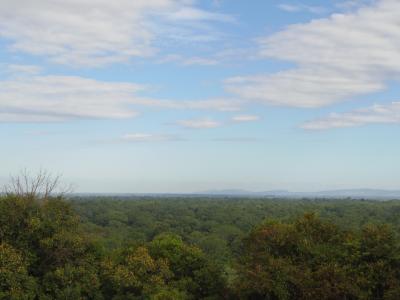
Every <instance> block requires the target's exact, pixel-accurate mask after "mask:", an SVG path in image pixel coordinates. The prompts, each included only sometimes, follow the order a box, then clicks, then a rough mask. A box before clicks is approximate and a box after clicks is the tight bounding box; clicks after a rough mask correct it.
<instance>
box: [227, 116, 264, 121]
mask: <svg viewBox="0 0 400 300" xmlns="http://www.w3.org/2000/svg"><path fill="white" fill-rule="evenodd" d="M259 120H260V117H259V116H255V115H238V116H233V117H232V121H233V122H237V123H243V122H255V121H259Z"/></svg>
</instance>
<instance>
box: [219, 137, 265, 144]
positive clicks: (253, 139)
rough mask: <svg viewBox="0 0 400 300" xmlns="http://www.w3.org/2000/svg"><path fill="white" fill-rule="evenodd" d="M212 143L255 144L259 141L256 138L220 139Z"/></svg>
mask: <svg viewBox="0 0 400 300" xmlns="http://www.w3.org/2000/svg"><path fill="white" fill-rule="evenodd" d="M213 141H214V142H224V143H255V142H259V141H261V140H260V139H259V138H256V137H222V138H215V139H213Z"/></svg>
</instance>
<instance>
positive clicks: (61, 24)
mask: <svg viewBox="0 0 400 300" xmlns="http://www.w3.org/2000/svg"><path fill="white" fill-rule="evenodd" d="M192 2H193V1H187V0H134V1H132V0H118V1H106V0H89V1H78V0H68V1H60V0H56V1H54V0H40V1H30V0H2V1H0V38H3V39H5V40H6V41H7V43H8V45H9V48H10V50H12V51H18V52H23V53H28V54H33V55H39V56H44V57H46V58H49V59H50V60H51V61H52V62H55V63H61V64H67V65H75V66H82V65H83V66H99V65H104V64H108V63H115V62H124V61H127V60H129V59H131V58H134V57H146V56H149V55H152V54H154V53H155V52H156V51H157V49H156V47H154V45H153V42H154V40H155V39H156V38H159V39H168V38H174V37H173V36H172V31H174V30H173V29H175V30H179V31H180V32H183V31H184V32H185V34H184V36H181V37H180V38H184V37H187V38H188V37H191V38H196V37H197V38H199V37H201V38H202V39H204V36H207V35H209V34H211V30H210V28H206V27H204V28H201V26H195V25H196V24H201V22H204V21H222V22H226V21H231V19H232V18H231V17H229V16H226V15H222V14H217V13H211V12H208V11H204V10H201V9H198V8H196V7H194V6H193V3H192ZM165 28H169V29H168V30H165ZM168 35H169V36H168Z"/></svg>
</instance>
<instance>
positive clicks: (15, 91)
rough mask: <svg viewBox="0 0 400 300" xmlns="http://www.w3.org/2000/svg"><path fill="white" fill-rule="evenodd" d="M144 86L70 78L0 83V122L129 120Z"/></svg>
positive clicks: (54, 77) (14, 80)
mask: <svg viewBox="0 0 400 300" xmlns="http://www.w3.org/2000/svg"><path fill="white" fill-rule="evenodd" d="M143 88H144V87H142V86H140V85H136V84H132V83H114V82H102V81H97V80H93V79H87V78H82V77H73V76H31V77H23V78H16V79H10V80H6V81H3V82H1V83H0V121H1V122H56V121H66V120H72V119H77V118H87V119H92V118H93V119H96V118H115V119H118V118H130V117H134V116H135V115H136V114H137V113H136V112H135V111H134V110H133V109H132V108H131V107H130V106H129V104H131V103H134V102H135V99H136V97H137V96H136V93H137V92H139V91H141V90H143Z"/></svg>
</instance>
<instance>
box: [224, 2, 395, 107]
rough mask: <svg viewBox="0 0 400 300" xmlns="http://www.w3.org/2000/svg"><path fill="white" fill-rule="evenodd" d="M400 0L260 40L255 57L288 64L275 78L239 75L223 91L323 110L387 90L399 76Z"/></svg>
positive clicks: (292, 26)
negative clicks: (324, 107) (258, 56)
mask: <svg viewBox="0 0 400 300" xmlns="http://www.w3.org/2000/svg"><path fill="white" fill-rule="evenodd" d="M399 11H400V1H398V0H381V1H379V2H377V3H376V4H374V5H371V6H368V7H362V8H360V9H358V10H357V11H356V12H353V13H347V14H334V15H332V16H331V17H329V18H323V19H317V20H313V21H311V22H309V23H306V24H296V25H291V26H289V27H287V28H286V29H285V30H283V31H281V32H278V33H276V34H273V35H271V36H267V37H262V38H260V39H259V46H260V50H259V55H260V57H262V58H266V59H275V60H282V61H287V62H291V63H293V64H294V67H291V68H289V69H288V70H284V71H281V72H278V73H275V74H268V75H257V76H238V77H235V78H230V79H228V80H227V81H226V89H227V90H228V91H229V92H231V93H234V94H235V95H236V96H238V97H242V98H245V99H250V100H253V101H258V102H261V103H266V104H272V105H284V106H294V107H309V108H312V107H321V106H326V105H331V104H334V103H339V102H342V101H348V100H351V99H353V98H354V97H355V96H358V95H363V94H369V93H374V92H378V91H381V90H383V89H385V87H386V82H387V81H388V80H392V79H399V78H400V23H399V17H400V15H399Z"/></svg>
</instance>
